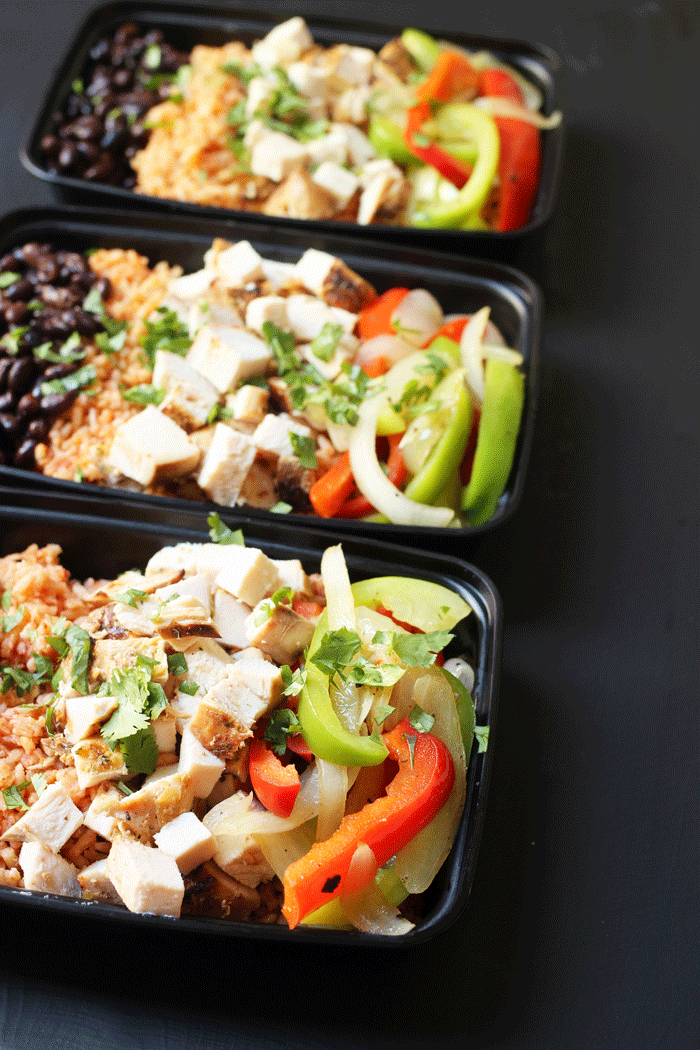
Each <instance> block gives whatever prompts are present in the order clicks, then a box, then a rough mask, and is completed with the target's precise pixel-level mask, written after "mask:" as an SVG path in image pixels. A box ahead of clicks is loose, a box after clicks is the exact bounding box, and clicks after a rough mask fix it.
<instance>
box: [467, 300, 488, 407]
mask: <svg viewBox="0 0 700 1050" xmlns="http://www.w3.org/2000/svg"><path fill="white" fill-rule="evenodd" d="M490 312H491V310H490V307H488V306H483V307H482V308H481V310H478V311H477V312H476V313H475V314H472V316H471V317H470V318H469V320H468V321H467V323H466V325H465V326H464V331H463V332H462V338H461V339H460V342H459V353H460V357H461V358H462V364H463V365H464V370H465V372H466V373H467V383H468V384H469V387H470V389H471V391H472V393H473V394H474V396H475V397H476V398H477V399H478V400H479V402H482V401H483V400H484V363H483V358H484V348H483V341H484V334H485V332H486V325H487V323H488V319H489V314H490Z"/></svg>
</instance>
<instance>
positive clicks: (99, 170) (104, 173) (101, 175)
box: [85, 152, 114, 182]
mask: <svg viewBox="0 0 700 1050" xmlns="http://www.w3.org/2000/svg"><path fill="white" fill-rule="evenodd" d="M113 171H114V159H113V158H112V157H111V156H110V154H109V153H106V152H104V153H101V154H100V159H99V160H98V161H97V163H95V164H93V165H92V166H91V167H89V168H88V169H87V171H86V172H85V178H86V179H88V180H89V181H90V182H99V181H101V180H102V179H108V178H109V176H110V175H111V174H112V172H113Z"/></svg>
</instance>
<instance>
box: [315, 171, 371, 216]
mask: <svg viewBox="0 0 700 1050" xmlns="http://www.w3.org/2000/svg"><path fill="white" fill-rule="evenodd" d="M311 178H312V179H313V181H314V182H315V183H316V185H317V186H320V187H321V188H322V189H324V190H325V191H326V193H330V194H331V196H332V197H333V198H334V199H335V200H336V201H337V203H338V207H339V208H344V207H345V205H346V204H347V203H348V201H349V200H350V198H351V197H352V196H353V194H355V193H356V192H357V189H358V187H359V185H360V180H359V179H358V177H357V175H355V174H354V173H353V172H352V171H348V169H347V168H343V167H341V166H340V164H337V163H336V162H335V161H333V160H324V161H323V163H322V164H319V166H318V168H317V169H316V171H315V172H314V173H313V175H312V176H311Z"/></svg>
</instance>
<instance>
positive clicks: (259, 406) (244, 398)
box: [226, 383, 270, 423]
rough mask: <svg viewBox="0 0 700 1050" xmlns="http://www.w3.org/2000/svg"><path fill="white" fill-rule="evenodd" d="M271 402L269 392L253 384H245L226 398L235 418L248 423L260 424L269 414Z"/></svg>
mask: <svg viewBox="0 0 700 1050" xmlns="http://www.w3.org/2000/svg"><path fill="white" fill-rule="evenodd" d="M269 401H270V394H269V391H267V390H263V388H262V387H259V386H253V384H252V383H245V384H244V385H243V386H241V387H239V388H238V390H237V391H236V392H235V394H227V396H226V406H227V408H229V409H230V410H231V412H232V413H233V418H234V419H235V420H238V421H245V422H248V423H259V422H260V420H261V419H262V418H263V417H264V415H265V413H266V412H267V406H268V403H269Z"/></svg>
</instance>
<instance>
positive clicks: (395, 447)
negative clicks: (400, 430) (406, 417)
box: [335, 434, 408, 519]
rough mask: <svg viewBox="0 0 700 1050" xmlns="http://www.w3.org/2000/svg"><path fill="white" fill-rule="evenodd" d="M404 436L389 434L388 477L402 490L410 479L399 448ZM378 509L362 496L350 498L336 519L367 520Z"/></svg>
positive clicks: (340, 509)
mask: <svg viewBox="0 0 700 1050" xmlns="http://www.w3.org/2000/svg"><path fill="white" fill-rule="evenodd" d="M402 437H403V434H389V435H388V437H387V441H388V442H389V457H388V459H387V461H386V466H387V477H388V478H389V481H390V482H391V483H392V485H396V487H397V488H401V486H402V485H403V483H404V482H405V480H406V478H407V477H408V470H407V468H406V464H405V463H404V461H403V453H402V451H401V449H400V448H399V445H400V443H401V438H402ZM376 513H377V512H376V509H375V508H374V507H373V506H372V504H371V503H370V502H369V500H368V499H365V497H364V496H362V495H357V496H350V497H349V498H348V499H346V500H345V502H344V503H343V504H342V506H341V507H339V509H338V510H337V511H336V515H335V516H336V518H352V519H355V518H366V517H367V516H368V515H369V514H376Z"/></svg>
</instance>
